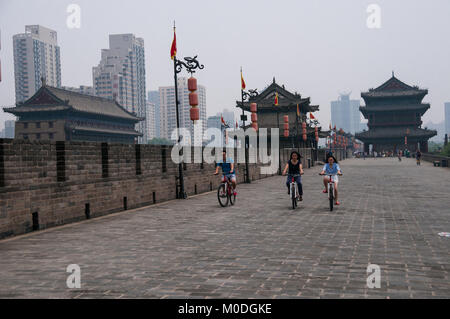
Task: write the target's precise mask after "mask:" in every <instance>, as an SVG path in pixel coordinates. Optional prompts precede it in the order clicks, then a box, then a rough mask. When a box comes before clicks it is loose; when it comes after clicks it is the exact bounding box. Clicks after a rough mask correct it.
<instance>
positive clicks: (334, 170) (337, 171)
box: [320, 156, 342, 205]
mask: <svg viewBox="0 0 450 319" xmlns="http://www.w3.org/2000/svg"><path fill="white" fill-rule="evenodd" d="M341 174H342V172H341V168H340V167H339V164H338V162H337V160H336V159H335V158H334V156H328V157H327V163H326V164H325V165H324V166H323V169H322V172H321V173H320V175H333V176H331V178H332V180H333V182H334V189H335V203H334V204H335V205H340V204H341V203H340V202H338V182H339V179H338V177H337V175H341ZM329 182H330V177H329V176H325V177H324V178H323V185H324V186H325V189H324V190H323V193H328V190H327V185H328V183H329Z"/></svg>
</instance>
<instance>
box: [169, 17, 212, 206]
mask: <svg viewBox="0 0 450 319" xmlns="http://www.w3.org/2000/svg"><path fill="white" fill-rule="evenodd" d="M173 33H174V38H173V42H172V48H171V58H172V59H173V75H174V81H175V108H176V114H177V116H176V118H177V141H178V143H180V141H181V137H180V114H179V104H180V102H179V100H178V77H177V75H178V73H180V72H181V71H182V70H183V67H184V68H185V69H186V71H187V72H188V73H190V74H191V77H190V78H189V80H188V89H189V91H190V93H189V105H191V109H190V112H189V113H190V118H191V120H192V121H196V120H198V119H199V118H200V112H199V108H198V107H197V106H198V95H197V93H195V91H196V90H197V80H196V79H195V78H194V77H193V76H192V75H193V74H194V73H195V70H196V69H199V70H201V69H203V68H204V65H203V64H200V63H199V62H198V60H197V56H194V57H193V58H191V57H185V58H184V61H182V60H179V59H177V56H176V54H177V47H176V35H175V23H174V26H173ZM178 179H179V189H177V198H179V199H186V198H187V194H186V192H185V190H184V179H183V165H182V163H181V162H180V163H179V164H178Z"/></svg>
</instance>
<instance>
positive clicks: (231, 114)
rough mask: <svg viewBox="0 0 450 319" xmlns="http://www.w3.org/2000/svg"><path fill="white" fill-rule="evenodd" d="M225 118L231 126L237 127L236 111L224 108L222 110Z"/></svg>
mask: <svg viewBox="0 0 450 319" xmlns="http://www.w3.org/2000/svg"><path fill="white" fill-rule="evenodd" d="M222 116H223V120H224V121H225V123H227V124H228V125H229V126H230V128H235V127H236V121H235V118H234V112H232V111H229V110H227V109H224V110H223V112H222Z"/></svg>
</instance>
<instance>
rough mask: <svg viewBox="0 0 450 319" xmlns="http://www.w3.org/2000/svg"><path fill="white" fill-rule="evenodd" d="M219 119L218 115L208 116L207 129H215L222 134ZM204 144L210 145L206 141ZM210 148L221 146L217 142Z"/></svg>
mask: <svg viewBox="0 0 450 319" xmlns="http://www.w3.org/2000/svg"><path fill="white" fill-rule="evenodd" d="M220 117H221V115H220V113H219V114H217V115H213V116H209V117H208V121H207V128H208V129H210V128H216V129H219V130H220V131H221V132H223V126H222V122H221V120H220ZM206 143H208V144H210V143H211V141H206ZM212 146H222V144H220V143H219V142H218V141H215V142H214V143H213V144H212Z"/></svg>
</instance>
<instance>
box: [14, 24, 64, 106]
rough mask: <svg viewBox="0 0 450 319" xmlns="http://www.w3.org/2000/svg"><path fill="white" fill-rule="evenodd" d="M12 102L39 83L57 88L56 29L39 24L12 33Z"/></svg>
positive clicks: (28, 96) (59, 84) (23, 99)
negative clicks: (13, 93) (13, 86)
mask: <svg viewBox="0 0 450 319" xmlns="http://www.w3.org/2000/svg"><path fill="white" fill-rule="evenodd" d="M13 46H14V75H15V86H16V102H23V101H25V100H26V99H28V98H30V97H31V96H32V95H33V94H34V93H35V92H36V91H37V90H38V89H39V88H40V87H41V85H42V80H41V79H42V78H44V79H45V81H46V83H47V84H48V85H51V86H54V87H61V58H60V48H59V46H58V41H57V34H56V31H53V30H50V29H47V28H44V27H43V26H40V25H27V26H25V33H21V34H16V35H14V36H13Z"/></svg>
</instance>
